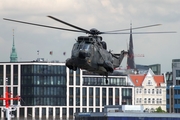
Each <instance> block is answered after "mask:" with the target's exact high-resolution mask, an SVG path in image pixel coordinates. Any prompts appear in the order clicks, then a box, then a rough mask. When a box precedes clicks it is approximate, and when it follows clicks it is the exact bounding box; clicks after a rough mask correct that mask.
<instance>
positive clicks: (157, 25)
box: [102, 24, 161, 33]
mask: <svg viewBox="0 0 180 120" xmlns="http://www.w3.org/2000/svg"><path fill="white" fill-rule="evenodd" d="M159 25H161V24H154V25H147V26H142V27H135V28H128V29H121V30H113V31H106V32H119V31H127V30H134V29H142V28H148V27H154V26H159ZM102 33H103V32H102Z"/></svg>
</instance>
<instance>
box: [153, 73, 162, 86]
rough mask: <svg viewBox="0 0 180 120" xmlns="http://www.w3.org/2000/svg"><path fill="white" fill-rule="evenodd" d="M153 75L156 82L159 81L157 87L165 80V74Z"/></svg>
mask: <svg viewBox="0 0 180 120" xmlns="http://www.w3.org/2000/svg"><path fill="white" fill-rule="evenodd" d="M153 77H154V80H155V82H156V83H157V87H159V86H160V83H164V82H165V80H164V76H163V75H154V76H153Z"/></svg>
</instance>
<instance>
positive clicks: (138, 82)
mask: <svg viewBox="0 0 180 120" xmlns="http://www.w3.org/2000/svg"><path fill="white" fill-rule="evenodd" d="M146 76H148V77H153V78H154V81H155V82H156V83H157V87H159V86H160V85H161V83H165V80H164V79H165V78H164V76H163V75H155V74H154V73H153V71H152V70H151V69H149V71H148V73H147V74H136V75H134V74H130V75H129V77H130V79H131V81H132V82H133V84H134V86H136V87H140V86H142V83H143V81H144V79H145V77H146Z"/></svg>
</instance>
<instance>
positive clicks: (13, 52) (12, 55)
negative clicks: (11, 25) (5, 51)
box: [10, 29, 18, 62]
mask: <svg viewBox="0 0 180 120" xmlns="http://www.w3.org/2000/svg"><path fill="white" fill-rule="evenodd" d="M17 58H18V57H17V53H16V48H15V44H14V29H13V45H12V51H11V55H10V62H17Z"/></svg>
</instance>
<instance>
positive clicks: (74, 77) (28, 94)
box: [0, 60, 134, 119]
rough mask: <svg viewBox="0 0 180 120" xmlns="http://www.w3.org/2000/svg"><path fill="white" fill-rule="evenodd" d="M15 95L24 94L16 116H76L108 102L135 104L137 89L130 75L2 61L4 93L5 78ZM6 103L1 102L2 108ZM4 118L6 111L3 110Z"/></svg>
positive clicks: (0, 71)
mask: <svg viewBox="0 0 180 120" xmlns="http://www.w3.org/2000/svg"><path fill="white" fill-rule="evenodd" d="M6 78H8V87H9V91H11V93H12V95H20V96H21V98H22V99H21V102H17V101H10V103H11V105H17V106H18V108H17V111H16V112H15V113H14V114H15V117H18V118H19V117H25V118H28V117H30V118H68V119H69V118H73V117H74V116H73V114H74V113H75V112H102V111H103V109H104V108H103V106H104V105H121V104H127V105H132V104H134V99H133V97H134V92H133V91H134V89H133V86H131V85H130V84H129V82H128V79H127V76H114V75H110V76H109V78H108V80H109V83H108V84H106V83H105V79H106V78H105V77H103V76H99V75H93V74H91V73H88V72H87V71H82V70H80V69H78V70H77V71H76V72H75V71H72V70H69V69H68V68H67V67H66V66H65V63H60V62H51V63H49V62H46V61H43V60H41V61H29V62H27V61H26V62H1V63H0V94H1V96H5V94H4V92H5V80H6ZM4 105H5V103H4V102H3V101H0V106H1V107H0V110H2V108H3V106H4ZM0 114H1V115H0V116H1V118H3V117H4V114H2V112H0Z"/></svg>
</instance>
